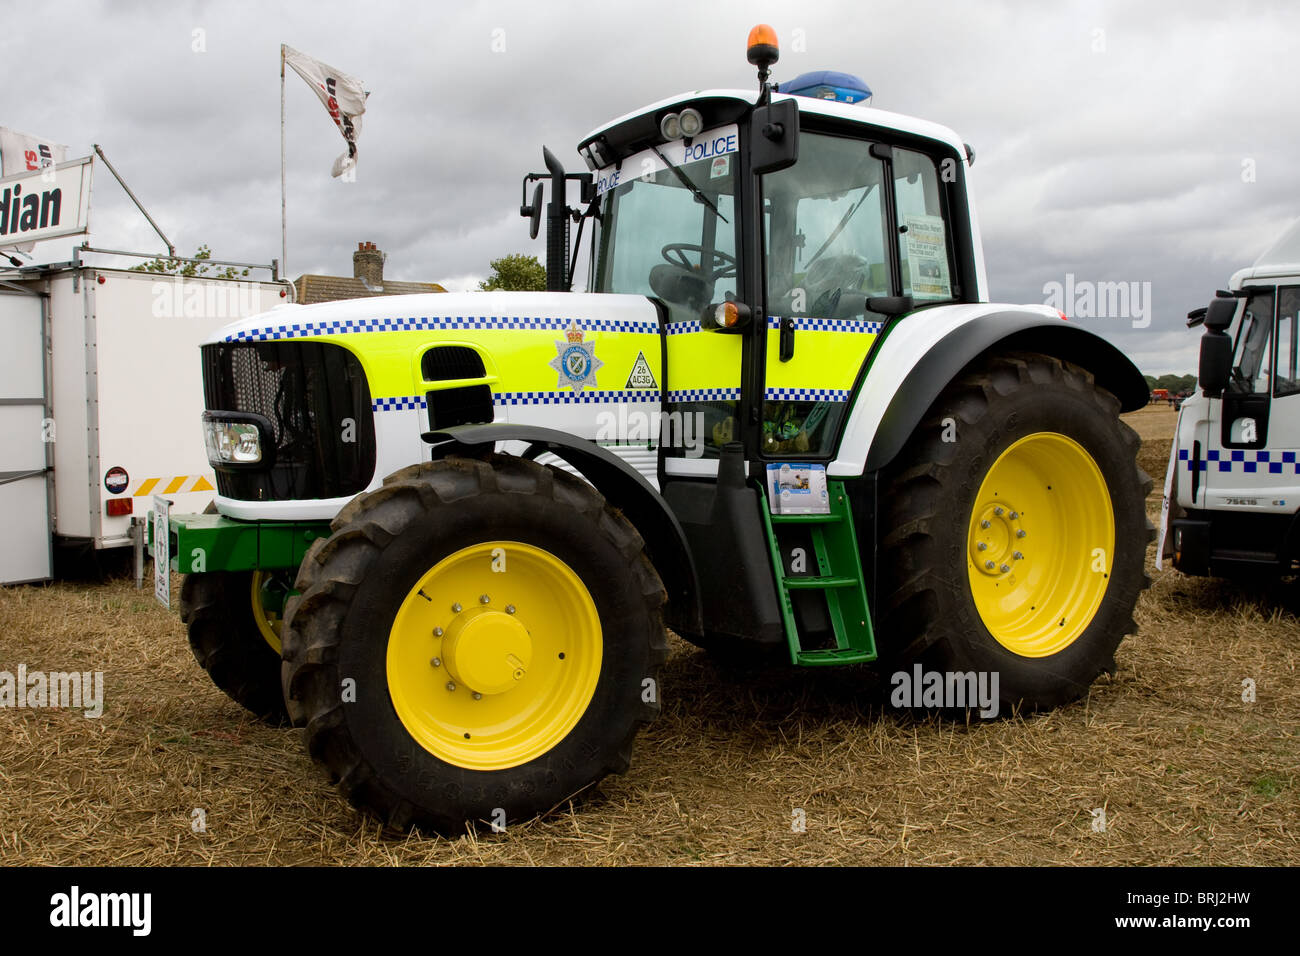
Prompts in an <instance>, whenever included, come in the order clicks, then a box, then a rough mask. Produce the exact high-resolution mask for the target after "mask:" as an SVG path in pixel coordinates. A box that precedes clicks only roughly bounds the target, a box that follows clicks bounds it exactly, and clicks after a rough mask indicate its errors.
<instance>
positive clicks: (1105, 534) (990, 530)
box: [966, 432, 1115, 657]
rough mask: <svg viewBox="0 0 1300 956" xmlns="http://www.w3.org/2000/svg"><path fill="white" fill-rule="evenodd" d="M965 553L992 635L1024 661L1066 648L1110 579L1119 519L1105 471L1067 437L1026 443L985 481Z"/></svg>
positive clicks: (1010, 451)
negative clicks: (1117, 519)
mask: <svg viewBox="0 0 1300 956" xmlns="http://www.w3.org/2000/svg"><path fill="white" fill-rule="evenodd" d="M966 550H967V574H968V577H969V579H970V588H971V595H972V597H973V598H974V599H975V607H976V609H977V610H978V611H979V615H980V618H981V619H982V620H983V622H984V626H985V627H987V628H988V630H989V633H990V634H992V635H993V637H994V639H995V640H996V641H997V642H998V643H999V644H1001V645H1002V646H1003V647H1005V648H1006V649H1007V650H1009V651H1012V652H1013V653H1016V654H1019V655H1020V656H1022V657H1047V656H1049V655H1051V654H1056V653H1058V652H1060V651H1062V650H1064V649H1065V648H1067V647H1069V646H1070V645H1071V644H1072V643H1074V641H1075V640H1077V639H1078V637H1079V635H1081V634H1082V633H1083V632H1084V631H1085V630H1087V628H1088V625H1089V624H1090V623H1091V622H1092V619H1093V617H1094V616H1095V615H1096V613H1097V609H1098V608H1099V607H1100V606H1101V601H1102V598H1103V597H1104V596H1105V594H1106V586H1107V584H1108V583H1109V581H1110V573H1111V561H1112V558H1113V555H1114V550H1115V517H1114V513H1113V510H1112V505H1111V499H1110V492H1109V490H1108V489H1107V488H1106V482H1105V480H1104V479H1103V478H1102V474H1101V469H1100V468H1098V467H1097V463H1096V462H1095V461H1093V459H1092V456H1091V455H1090V454H1088V452H1087V451H1085V450H1084V448H1083V446H1082V445H1080V444H1079V443H1078V442H1076V441H1074V440H1073V439H1072V438H1068V437H1066V436H1065V435H1059V434H1056V433H1055V432H1039V433H1037V434H1033V435H1029V436H1027V437H1025V438H1022V439H1020V440H1019V441H1017V442H1015V443H1014V444H1013V445H1011V446H1010V447H1009V448H1007V450H1006V451H1004V452H1003V453H1002V454H1001V455H999V456H998V458H997V460H996V461H995V462H994V463H993V467H991V468H990V469H989V471H988V474H987V475H986V476H985V477H984V481H983V483H982V484H981V485H980V489H979V492H978V493H977V494H976V496H975V504H974V507H973V508H972V510H971V519H970V528H969V531H968V534H967V549H966Z"/></svg>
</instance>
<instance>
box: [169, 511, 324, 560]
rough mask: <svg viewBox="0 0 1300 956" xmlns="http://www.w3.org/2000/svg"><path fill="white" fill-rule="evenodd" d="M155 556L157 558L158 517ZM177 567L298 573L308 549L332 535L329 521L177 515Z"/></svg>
mask: <svg viewBox="0 0 1300 956" xmlns="http://www.w3.org/2000/svg"><path fill="white" fill-rule="evenodd" d="M146 527H147V528H148V529H149V553H150V554H153V514H152V512H151V513H150V515H149V521H148V522H147V524H146ZM168 530H169V537H170V539H171V540H170V545H171V546H170V548H169V549H168V550H169V551H170V553H171V562H170V563H171V568H172V570H173V571H179V572H180V573H181V574H197V573H201V572H212V571H258V570H282V569H294V568H297V567H298V565H300V564H301V563H302V559H303V555H305V554H306V553H307V549H308V548H310V547H311V546H312V544H313V543H314V542H315V541H317V540H318V539H320V538H328V537H329V536H330V524H329V522H328V521H236V520H235V519H234V518H227V517H225V516H224V515H216V514H202V515H186V514H181V515H171V516H169V522H168Z"/></svg>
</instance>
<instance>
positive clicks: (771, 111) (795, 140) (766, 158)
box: [749, 99, 799, 175]
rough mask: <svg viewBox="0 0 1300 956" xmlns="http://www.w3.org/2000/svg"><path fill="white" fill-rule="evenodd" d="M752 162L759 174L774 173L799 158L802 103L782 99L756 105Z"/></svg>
mask: <svg viewBox="0 0 1300 956" xmlns="http://www.w3.org/2000/svg"><path fill="white" fill-rule="evenodd" d="M750 129H751V130H752V131H753V140H752V142H751V143H750V147H749V161H750V165H751V166H752V167H753V170H754V172H755V174H757V175H762V174H763V173H774V172H776V171H777V170H779V169H785V168H786V167H787V166H793V165H794V164H795V162H796V161H797V160H798V159H799V104H798V103H796V102H795V101H794V100H793V99H789V100H780V101H778V102H776V103H768V104H766V105H764V106H757V107H755V108H754V113H753V116H752V117H751V120H750Z"/></svg>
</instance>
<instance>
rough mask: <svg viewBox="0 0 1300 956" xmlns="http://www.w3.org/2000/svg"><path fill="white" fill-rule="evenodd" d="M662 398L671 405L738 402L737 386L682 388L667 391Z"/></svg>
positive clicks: (738, 392)
mask: <svg viewBox="0 0 1300 956" xmlns="http://www.w3.org/2000/svg"><path fill="white" fill-rule="evenodd" d="M664 400H665V401H667V402H669V403H670V404H673V405H679V404H681V403H683V402H738V401H740V389H738V388H684V389H679V390H677V391H675V392H669V393H668V394H667V395H665V396H664Z"/></svg>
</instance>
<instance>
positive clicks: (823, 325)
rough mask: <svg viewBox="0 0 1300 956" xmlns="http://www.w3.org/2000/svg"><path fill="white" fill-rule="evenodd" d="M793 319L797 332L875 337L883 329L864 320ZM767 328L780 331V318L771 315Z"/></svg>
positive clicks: (768, 318)
mask: <svg viewBox="0 0 1300 956" xmlns="http://www.w3.org/2000/svg"><path fill="white" fill-rule="evenodd" d="M791 319H793V321H794V327H795V331H799V330H800V329H803V330H806V331H809V332H860V333H862V334H864V335H875V334H877V333H878V332H879V331H880V329H881V323H879V322H868V321H865V320H863V319H818V318H814V317H812V316H805V315H796V316H791ZM767 327H768V328H769V329H780V328H781V318H780V316H776V315H769V316H768V317H767Z"/></svg>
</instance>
